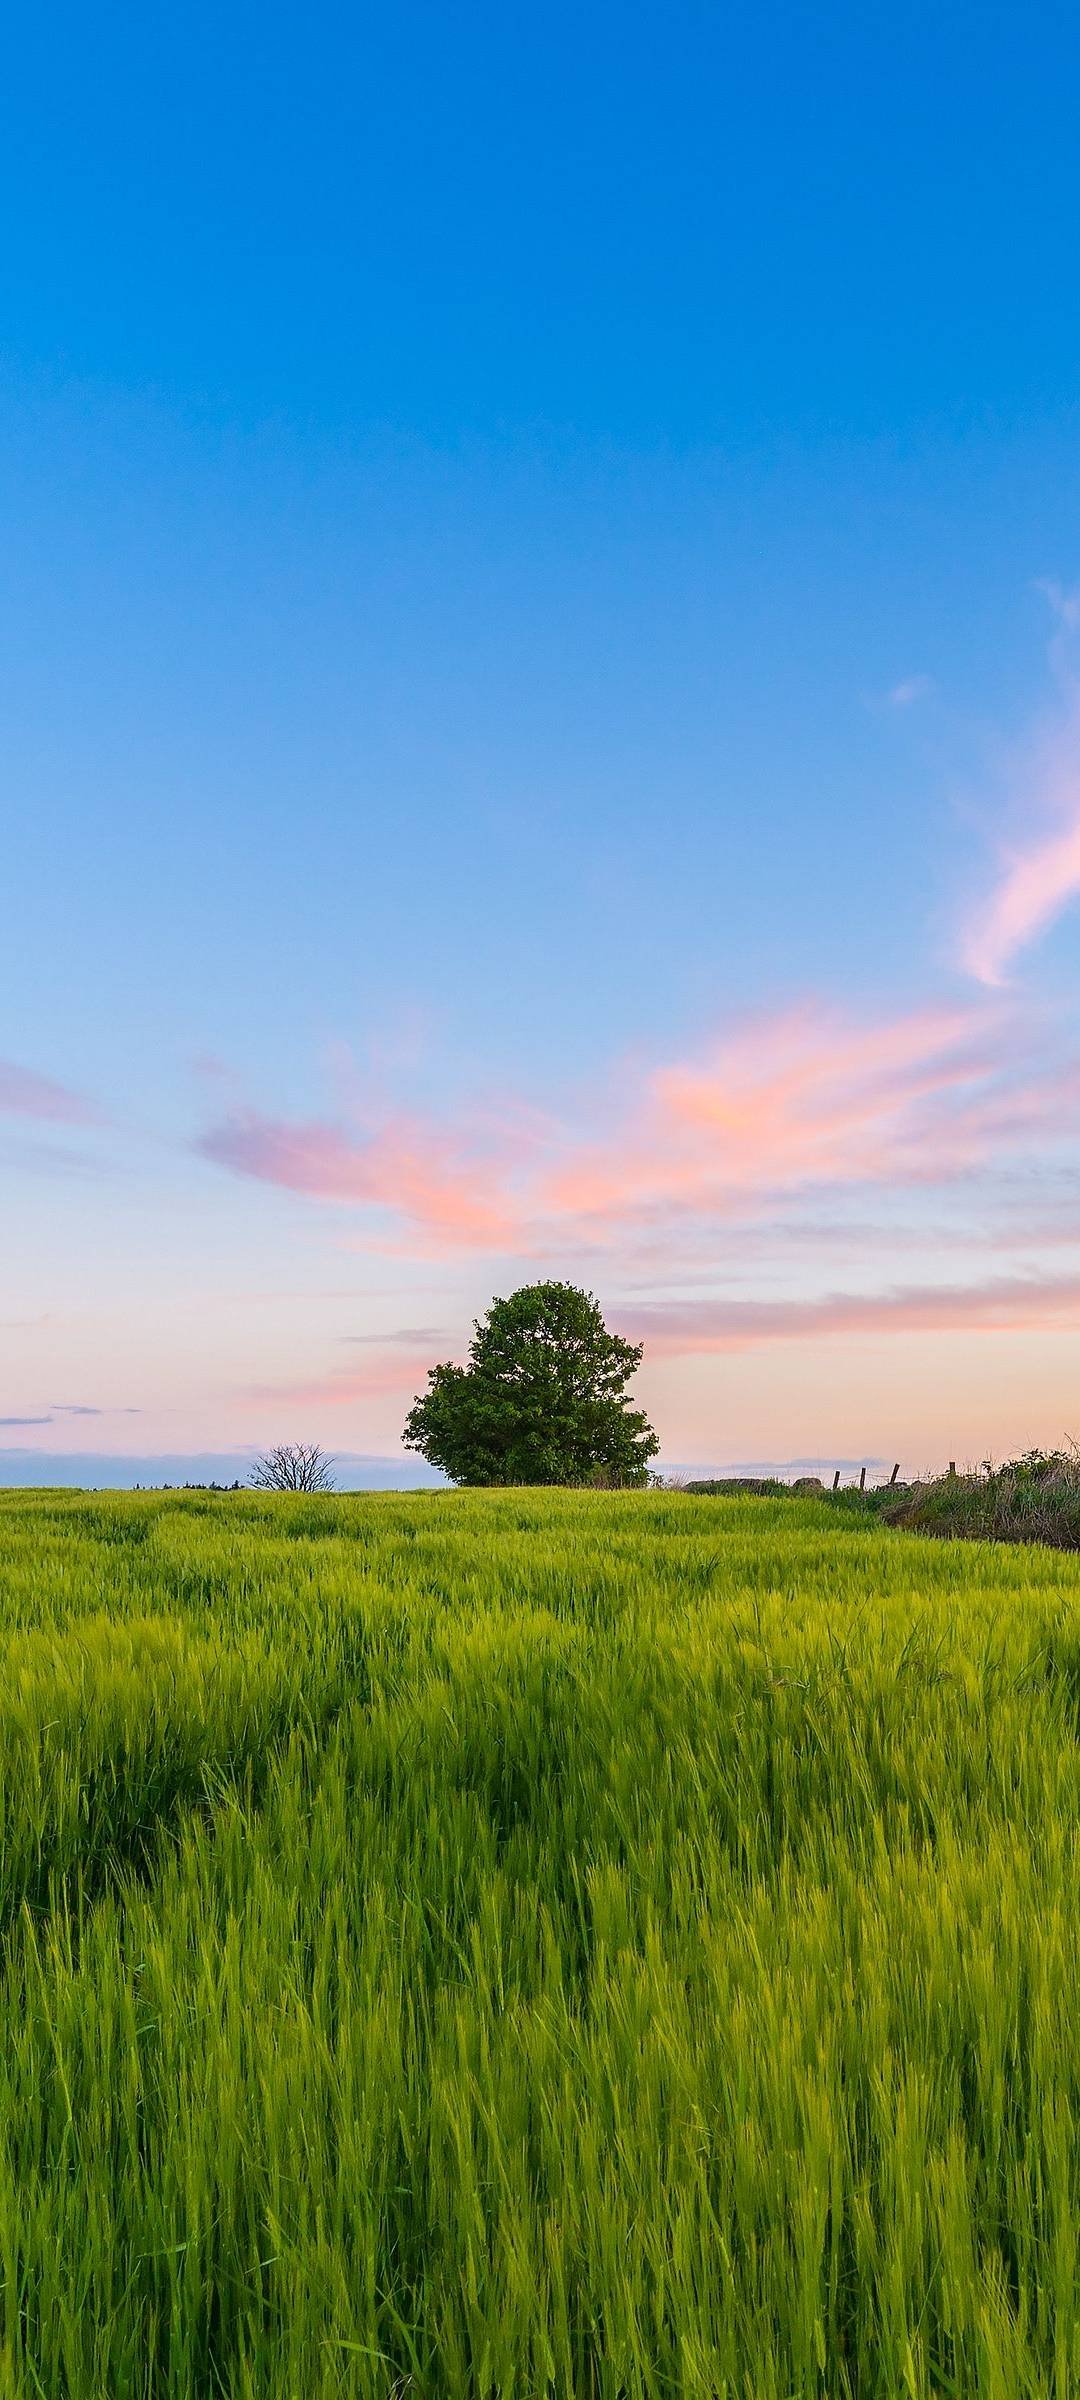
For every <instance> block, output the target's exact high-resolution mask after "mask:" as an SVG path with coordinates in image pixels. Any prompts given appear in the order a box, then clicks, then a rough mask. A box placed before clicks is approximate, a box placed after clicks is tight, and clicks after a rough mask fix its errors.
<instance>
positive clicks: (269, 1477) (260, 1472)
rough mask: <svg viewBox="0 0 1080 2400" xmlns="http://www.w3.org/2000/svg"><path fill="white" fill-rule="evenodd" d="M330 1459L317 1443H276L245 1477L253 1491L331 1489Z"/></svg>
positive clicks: (332, 1483) (315, 1490)
mask: <svg viewBox="0 0 1080 2400" xmlns="http://www.w3.org/2000/svg"><path fill="white" fill-rule="evenodd" d="M333 1465H334V1462H333V1459H332V1458H330V1457H328V1456H327V1453H326V1452H325V1451H324V1450H322V1449H320V1447H319V1444H318V1442H278V1443H277V1444H276V1445H275V1447H274V1449H273V1450H268V1451H267V1452H266V1453H265V1456H264V1457H262V1458H260V1459H258V1460H257V1461H256V1463H255V1465H254V1466H253V1468H252V1470H251V1473H250V1475H249V1477H248V1482H249V1483H250V1485H251V1487H252V1490H253V1491H256V1492H332V1491H333V1490H334V1488H335V1487H334V1477H333Z"/></svg>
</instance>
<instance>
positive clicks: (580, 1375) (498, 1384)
mask: <svg viewBox="0 0 1080 2400" xmlns="http://www.w3.org/2000/svg"><path fill="white" fill-rule="evenodd" d="M641 1357H642V1350H641V1346H640V1344H635V1343H633V1342H625V1341H623V1340H622V1339H621V1338H620V1336H619V1335H618V1334H615V1333H609V1332H608V1329H607V1326H606V1325H605V1323H604V1320H603V1317H602V1315H601V1313H600V1309H599V1306H598V1304H597V1302H596V1301H595V1299H594V1298H593V1296H592V1294H591V1293H590V1292H582V1291H579V1290H578V1289H577V1288H576V1286H575V1285H574V1284H571V1283H531V1284H526V1285H525V1286H524V1287H523V1288H522V1290H521V1291H518V1292H514V1293H512V1294H511V1296H510V1298H509V1299H508V1300H493V1301H492V1304H491V1307H490V1308H489V1310H488V1312H487V1315H486V1316H485V1317H481V1318H478V1319H477V1321H476V1324H475V1326H474V1328H473V1337H472V1342H471V1344H470V1348H469V1363H468V1366H466V1367H455V1366H450V1365H446V1364H444V1365H441V1366H437V1367H432V1369H431V1371H430V1373H429V1375H428V1388H427V1391H426V1392H425V1393H424V1394H423V1396H422V1397H421V1398H419V1399H417V1400H415V1401H414V1403H413V1406H412V1408H411V1409H410V1411H409V1414H408V1417H407V1419H406V1423H405V1431H404V1436H403V1439H404V1442H405V1447H406V1449H407V1450H418V1451H419V1452H420V1453H421V1455H422V1457H424V1458H426V1459H428V1460H429V1462H430V1464H431V1465H432V1466H434V1467H441V1469H442V1471H443V1473H444V1474H446V1475H449V1477H450V1478H451V1481H452V1482H454V1483H462V1484H525V1483H533V1484H535V1483H568V1484H579V1483H588V1482H594V1481H609V1480H610V1481H611V1482H613V1483H623V1484H643V1483H645V1481H646V1480H647V1474H648V1461H649V1459H650V1458H653V1457H655V1454H656V1451H657V1450H658V1448H659V1443H658V1442H657V1438H656V1435H655V1433H654V1432H653V1429H652V1426H651V1425H650V1423H649V1420H648V1418H647V1417H646V1415H645V1414H644V1412H643V1410H641V1409H635V1408H631V1406H630V1404H629V1400H628V1398H627V1394H626V1386H627V1384H628V1383H629V1381H630V1377H631V1376H632V1375H633V1374H634V1372H635V1370H636V1369H637V1368H638V1367H639V1366H640V1364H641Z"/></svg>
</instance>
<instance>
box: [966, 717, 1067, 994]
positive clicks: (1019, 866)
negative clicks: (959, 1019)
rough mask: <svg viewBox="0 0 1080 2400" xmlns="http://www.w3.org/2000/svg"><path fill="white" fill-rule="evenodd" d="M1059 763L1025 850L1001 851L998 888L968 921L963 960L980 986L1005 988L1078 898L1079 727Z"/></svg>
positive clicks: (1019, 846) (1015, 846)
mask: <svg viewBox="0 0 1080 2400" xmlns="http://www.w3.org/2000/svg"><path fill="white" fill-rule="evenodd" d="M1077 735H1078V738H1077V741H1076V744H1075V755H1073V754H1072V750H1073V745H1072V744H1071V743H1070V745H1069V754H1068V755H1063V756H1062V757H1061V759H1060V762H1059V764H1058V767H1057V770H1056V772H1055V773H1054V774H1053V776H1052V779H1051V787H1050V790H1049V791H1048V792H1047V793H1046V795H1045V798H1044V800H1043V803H1042V806H1041V807H1040V810H1039V813H1040V815H1041V816H1042V817H1043V825H1042V829H1041V831H1039V832H1038V833H1037V834H1036V835H1035V837H1034V839H1032V840H1030V841H1029V842H1027V843H1026V844H1013V845H1011V846H1010V847H1007V848H1005V847H1003V848H1002V850H1001V853H1000V857H999V872H998V878H997V882H996V883H995V885H994V886H993V888H992V890H991V891H990V892H989V894H988V895H987V897H986V898H985V899H984V900H983V901H982V903H981V904H980V905H979V906H978V907H977V908H976V909H975V910H974V912H973V913H972V915H971V916H970V918H969V921H968V924H967V926H966V928H965V932H964V936H963V944H962V951H961V958H962V963H963V965H964V966H965V967H966V968H967V970H968V972H969V974H971V975H974V976H975V977H976V978H977V980H978V981H979V982H980V983H985V984H1003V983H1004V982H1005V981H1006V980H1007V977H1008V973H1009V970H1010V968H1011V967H1012V965H1013V963H1014V961H1015V959H1016V958H1017V957H1018V955H1019V953H1020V952H1021V951H1022V950H1025V949H1027V948H1028V946H1029V945H1030V944H1031V943H1032V942H1033V941H1035V940H1036V939H1037V937H1038V936H1039V935H1040V934H1042V933H1045V932H1046V931H1047V930H1048V928H1049V927H1050V926H1051V925H1052V924H1053V923H1054V921H1055V919H1056V918H1057V917H1059V916H1060V915H1061V913H1062V910H1063V909H1065V908H1067V907H1068V905H1069V902H1070V901H1071V900H1075V899H1076V898H1077V896H1078V895H1080V727H1078V728H1077Z"/></svg>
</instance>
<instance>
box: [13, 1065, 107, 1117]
mask: <svg viewBox="0 0 1080 2400" xmlns="http://www.w3.org/2000/svg"><path fill="white" fill-rule="evenodd" d="M0 1111H2V1112H3V1114H4V1115H5V1116H12V1117H35V1118H37V1119H38V1120H39V1121H41V1122H43V1123H46V1124H53V1125H93V1124H96V1123H97V1122H98V1118H97V1112H96V1110H94V1109H92V1108H91V1106H90V1104H89V1102H88V1101H86V1100H83V1099H82V1098H81V1097H80V1095H79V1093H78V1092H71V1091H68V1089H67V1087H66V1085H65V1084H62V1083H53V1082H51V1081H50V1079H49V1077H48V1076H47V1075H35V1074H34V1073H33V1072H32V1071H31V1069H30V1068H28V1067H17V1066H15V1065H14V1064H13V1063H12V1061H11V1060H10V1059H0Z"/></svg>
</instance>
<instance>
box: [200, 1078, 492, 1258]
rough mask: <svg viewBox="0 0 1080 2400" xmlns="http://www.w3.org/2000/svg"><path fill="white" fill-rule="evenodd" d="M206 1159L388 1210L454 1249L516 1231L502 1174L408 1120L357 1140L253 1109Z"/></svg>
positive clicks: (325, 1196)
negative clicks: (497, 1180)
mask: <svg viewBox="0 0 1080 2400" xmlns="http://www.w3.org/2000/svg"><path fill="white" fill-rule="evenodd" d="M198 1147H199V1150H200V1151H201V1153H202V1155H203V1157H204V1158H209V1159H212V1160H213V1161H214V1162H215V1164H216V1165H218V1166H224V1167H230V1168H231V1169H232V1170H233V1172H234V1174H237V1175H250V1176H252V1177H253V1178H254V1179H255V1180H256V1181H257V1182H260V1183H271V1184H277V1185H279V1186H281V1187H282V1188H283V1189H284V1190H286V1191H291V1192H305V1193H307V1194H309V1195H310V1196H311V1197H312V1198H313V1199H317V1200H329V1201H337V1202H339V1203H347V1204H352V1205H359V1206H364V1207H376V1208H388V1209H392V1210H393V1211H395V1212H396V1213H397V1214H399V1215H401V1216H402V1217H404V1218H406V1219H408V1220H409V1221H410V1222H411V1223H412V1224H415V1225H417V1226H419V1227H420V1228H421V1229H422V1230H423V1231H424V1232H425V1233H427V1234H429V1235H434V1236H437V1237H438V1239H439V1240H440V1241H441V1242H445V1243H446V1244H447V1245H448V1246H449V1247H452V1248H453V1247H460V1248H466V1249H468V1248H472V1247H474V1246H476V1245H477V1244H497V1243H498V1242H499V1240H500V1239H501V1238H502V1237H503V1236H505V1234H506V1233H507V1232H508V1230H509V1226H508V1220H507V1217H506V1213H505V1209H504V1208H503V1207H502V1206H501V1205H499V1204H498V1203H496V1202H494V1201H493V1200H492V1199H491V1198H490V1197H489V1194H490V1190H491V1184H492V1169H491V1167H490V1166H488V1165H485V1164H484V1163H483V1162H481V1161H477V1160H473V1161H468V1160H465V1159H463V1158H462V1157H461V1156H460V1154H459V1152H458V1150H457V1148H456V1146H455V1145H454V1144H453V1143H452V1142H451V1141H450V1140H449V1139H448V1138H447V1137H446V1136H444V1135H442V1134H439V1133H436V1132H434V1131H432V1130H430V1129H429V1128H427V1127H425V1126H423V1125H418V1124H416V1123H415V1122H411V1121H407V1120H404V1119H399V1120H396V1121H394V1122H392V1123H389V1124H385V1125H382V1126H380V1127H379V1128H378V1129H377V1130H375V1131H374V1132H373V1133H371V1134H370V1135H368V1136H361V1137H360V1138H353V1137H350V1136H349V1135H348V1134H346V1133H343V1132H342V1130H341V1128H340V1127H338V1126H335V1125H328V1124H323V1123H320V1122H318V1121H313V1122H308V1123H306V1124H304V1123H301V1124H291V1125H290V1124H286V1123H284V1122H282V1121H281V1120H280V1119H277V1118H272V1117H264V1116H260V1115H259V1114H258V1113H257V1111H255V1110H254V1109H245V1110H242V1111H239V1112H237V1113H236V1114H235V1115H233V1116H231V1117H229V1118H227V1119H226V1121H225V1122H224V1124H222V1125H219V1126H216V1127H214V1128H212V1130H211V1131H210V1132H209V1133H206V1134H204V1135H203V1137H202V1139H201V1141H200V1142H199V1144H198Z"/></svg>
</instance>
